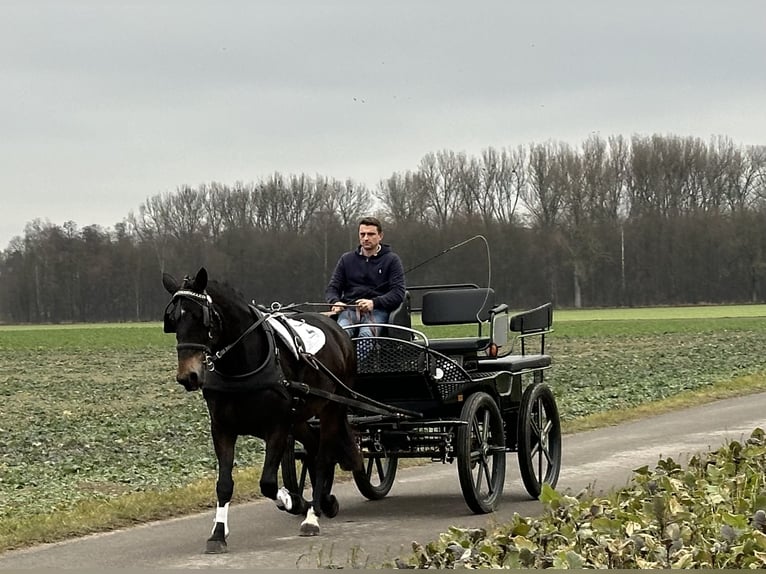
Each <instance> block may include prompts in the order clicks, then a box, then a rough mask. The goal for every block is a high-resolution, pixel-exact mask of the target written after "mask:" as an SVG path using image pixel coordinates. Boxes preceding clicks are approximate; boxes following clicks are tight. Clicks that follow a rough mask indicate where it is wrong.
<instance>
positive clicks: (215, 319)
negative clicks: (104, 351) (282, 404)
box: [164, 289, 275, 379]
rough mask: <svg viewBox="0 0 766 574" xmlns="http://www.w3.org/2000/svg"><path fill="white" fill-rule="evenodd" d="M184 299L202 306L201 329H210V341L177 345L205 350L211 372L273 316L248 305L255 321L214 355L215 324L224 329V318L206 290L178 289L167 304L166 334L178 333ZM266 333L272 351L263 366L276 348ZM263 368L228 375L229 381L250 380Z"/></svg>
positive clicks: (191, 349)
mask: <svg viewBox="0 0 766 574" xmlns="http://www.w3.org/2000/svg"><path fill="white" fill-rule="evenodd" d="M181 299H185V300H187V301H192V302H194V303H196V304H197V305H199V306H200V307H202V326H203V327H205V328H206V329H207V332H208V340H207V343H178V344H177V345H176V350H177V351H185V350H189V351H202V352H204V353H205V365H206V366H207V368H208V371H211V372H213V371H215V370H216V369H215V362H216V361H218V360H220V359H221V358H223V357H224V356H225V355H226V354H227V353H228V352H229V351H231V350H232V349H233V348H234V347H236V346H237V345H238V344H239V343H240V342H242V340H243V339H244V338H245V337H247V336H248V335H249V334H250V333H252V332H253V331H255V330H256V329H257V328H258V327H260V326H261V325H264V324H265V321H266V319H267V318H268V317H269V316H270V315H271V313H269V314H266V313H263V312H261V311H260V310H259V309H258V308H257V307H256V306H255V305H248V308H249V309H250V312H251V313H252V315H253V316H254V318H255V321H254V322H253V323H252V324H251V325H250V326H249V327H248V328H247V329H245V330H244V331H243V332H242V333H241V334H240V335H239V337H237V338H236V339H235V340H234V342H232V343H230V344H228V345H226V346H225V347H223V348H222V349H219V350H218V351H215V352H213V349H212V342H213V340H214V339H215V335H214V332H213V330H214V325H213V323H217V326H218V329H220V328H221V326H222V323H223V322H222V320H221V316H220V314H219V313H218V311H216V309H215V307H214V306H213V298H212V297H211V296H210V294H208V293H207V292H206V291H203V292H202V293H197V292H196V291H192V290H190V289H179V290H178V291H176V292H175V293H174V294H173V297H172V298H171V300H170V303H168V305H167V307H166V308H165V315H164V331H165V332H166V333H175V332H176V329H177V326H178V320H179V319H180V318H181V311H182V310H181V305H180V300H181ZM264 330H265V331H266V333H267V338H268V342H269V352H268V353H267V355H266V359H265V361H264V364H265V363H267V362H269V361H270V360H272V355H273V354H274V353H273V351H274V349H275V346H274V341H273V337H271V336H268V335H269V330H268V329H265V328H264ZM263 366H264V365H260V366H258V367H257V368H256V369H254V370H253V371H251V372H249V373H243V374H241V375H225V376H226V377H227V378H235V379H236V378H245V377H250V376H252V375H253V374H255V373H257V372H259V371H260V370H261V369H262V368H263Z"/></svg>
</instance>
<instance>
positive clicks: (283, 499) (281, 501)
mask: <svg viewBox="0 0 766 574" xmlns="http://www.w3.org/2000/svg"><path fill="white" fill-rule="evenodd" d="M275 502H276V503H277V508H284V509H285V510H287V511H290V510H292V509H293V498H292V496H290V491H289V490H287V488H285V487H284V486H283V487H282V488H280V489H279V490H278V491H277V499H276V501H275Z"/></svg>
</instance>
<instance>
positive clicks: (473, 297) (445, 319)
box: [421, 287, 495, 325]
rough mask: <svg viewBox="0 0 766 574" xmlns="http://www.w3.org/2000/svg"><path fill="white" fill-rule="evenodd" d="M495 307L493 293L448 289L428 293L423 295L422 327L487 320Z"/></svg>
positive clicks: (488, 288)
mask: <svg viewBox="0 0 766 574" xmlns="http://www.w3.org/2000/svg"><path fill="white" fill-rule="evenodd" d="M494 306H495V291H494V290H493V289H492V288H490V287H483V288H479V289H448V290H444V291H429V292H428V293H425V294H424V295H423V311H422V316H421V319H422V321H423V324H424V325H461V324H466V323H478V322H479V321H478V320H477V318H476V317H477V315H478V317H479V320H481V321H487V320H488V319H489V310H490V309H492V307H494Z"/></svg>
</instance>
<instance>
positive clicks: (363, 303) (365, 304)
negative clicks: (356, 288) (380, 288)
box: [356, 299, 374, 313]
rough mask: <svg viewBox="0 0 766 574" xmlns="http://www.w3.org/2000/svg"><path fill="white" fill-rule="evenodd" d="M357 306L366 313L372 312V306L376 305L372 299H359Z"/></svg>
mask: <svg viewBox="0 0 766 574" xmlns="http://www.w3.org/2000/svg"><path fill="white" fill-rule="evenodd" d="M356 306H357V308H358V309H359V310H360V311H362V312H364V313H372V308H373V307H374V305H373V303H372V299H357V300H356Z"/></svg>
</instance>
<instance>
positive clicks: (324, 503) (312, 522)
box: [300, 411, 346, 536]
mask: <svg viewBox="0 0 766 574" xmlns="http://www.w3.org/2000/svg"><path fill="white" fill-rule="evenodd" d="M336 412H337V411H336ZM341 420H342V421H343V422H346V419H345V412H344V415H343V419H341ZM337 422H338V418H337V417H329V418H325V417H322V418H321V419H320V431H319V450H318V452H317V456H316V479H315V481H314V484H313V487H314V488H313V500H312V501H311V508H309V510H308V511H307V512H306V518H305V519H304V521H303V522H302V523H301V528H300V533H301V536H316V535H318V534H319V517H320V516H321V515H322V512H325V513H326V514H327V516H328V518H332V517H334V516H335V515H337V514H338V509H339V505H338V500H337V498H335V496H333V495H332V494H330V491H331V490H332V483H333V479H334V474H335V464H336V460H337V448H338V445H337V441H338V440H339V435H338V430H339V427H338V426H337ZM341 440H342V438H341Z"/></svg>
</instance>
